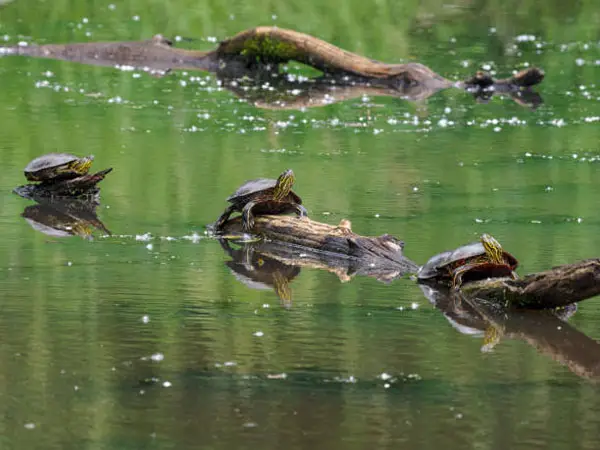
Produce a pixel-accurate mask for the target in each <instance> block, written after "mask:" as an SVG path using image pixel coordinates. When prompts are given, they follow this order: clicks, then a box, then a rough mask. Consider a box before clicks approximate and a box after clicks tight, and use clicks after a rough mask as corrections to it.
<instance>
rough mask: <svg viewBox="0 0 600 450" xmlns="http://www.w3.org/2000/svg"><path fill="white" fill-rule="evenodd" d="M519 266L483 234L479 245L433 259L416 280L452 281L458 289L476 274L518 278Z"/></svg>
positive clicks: (471, 245)
mask: <svg viewBox="0 0 600 450" xmlns="http://www.w3.org/2000/svg"><path fill="white" fill-rule="evenodd" d="M518 264H519V262H518V261H517V259H516V258H515V257H514V256H513V255H511V254H510V253H508V252H507V251H505V250H504V249H503V248H502V246H501V245H500V243H499V242H498V241H497V240H496V239H494V238H493V237H492V236H490V235H489V234H483V235H482V236H481V239H480V242H475V243H472V244H468V245H464V246H462V247H459V248H457V249H455V250H450V251H447V252H443V253H440V254H439V255H436V256H434V257H432V258H431V259H430V260H429V261H427V263H425V265H424V266H423V267H421V269H419V272H418V274H417V278H418V279H419V280H428V279H437V278H450V279H451V280H452V286H453V287H455V288H457V289H458V288H460V286H461V284H462V281H463V277H464V276H465V275H467V274H469V275H477V276H478V277H479V278H482V277H500V276H508V277H511V278H513V279H516V278H517V274H516V273H515V272H514V270H515V269H516V268H517V266H518Z"/></svg>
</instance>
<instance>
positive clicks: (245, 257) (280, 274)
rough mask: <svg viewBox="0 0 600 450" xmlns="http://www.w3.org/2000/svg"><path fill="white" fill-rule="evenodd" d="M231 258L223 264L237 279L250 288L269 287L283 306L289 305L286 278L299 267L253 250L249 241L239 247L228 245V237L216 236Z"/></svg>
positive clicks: (289, 299) (292, 275) (265, 288)
mask: <svg viewBox="0 0 600 450" xmlns="http://www.w3.org/2000/svg"><path fill="white" fill-rule="evenodd" d="M219 243H220V244H221V247H222V248H223V250H225V252H226V253H227V254H228V255H229V256H230V257H231V259H232V260H231V261H226V262H225V264H226V265H227V267H229V269H231V272H232V274H233V275H234V276H235V277H236V279H237V280H238V281H240V282H241V283H243V284H244V285H246V286H247V287H249V288H250V289H258V290H269V289H273V290H274V291H275V293H276V294H277V297H279V301H280V303H281V305H282V306H283V307H284V308H291V306H292V290H291V289H290V281H292V280H293V279H294V278H296V277H297V276H298V274H299V273H300V267H298V266H293V265H289V264H284V263H282V262H281V261H278V260H277V259H275V258H271V257H269V256H266V255H264V254H261V253H260V252H257V251H256V250H255V247H254V245H253V244H252V243H245V244H243V247H241V248H240V249H234V248H232V247H231V245H230V243H229V240H228V239H219Z"/></svg>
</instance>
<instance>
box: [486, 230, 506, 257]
mask: <svg viewBox="0 0 600 450" xmlns="http://www.w3.org/2000/svg"><path fill="white" fill-rule="evenodd" d="M481 244H482V245H483V248H484V250H485V253H486V254H487V256H488V258H489V259H490V261H491V262H494V263H498V264H502V263H503V262H504V250H503V249H502V246H501V245H500V242H498V241H497V240H496V239H495V238H493V237H492V236H490V235H489V234H487V233H484V234H482V235H481Z"/></svg>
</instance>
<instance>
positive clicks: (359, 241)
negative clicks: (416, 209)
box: [222, 216, 418, 281]
mask: <svg viewBox="0 0 600 450" xmlns="http://www.w3.org/2000/svg"><path fill="white" fill-rule="evenodd" d="M222 233H223V235H239V234H241V233H243V230H242V226H241V220H240V218H239V217H237V218H235V219H232V220H229V221H228V222H227V223H226V224H225V226H224V229H223V232H222ZM252 233H253V234H258V235H260V236H261V237H263V238H266V239H267V240H269V241H273V242H275V243H279V244H283V245H284V246H287V247H289V248H290V249H293V251H292V250H291V251H290V252H289V253H287V254H286V253H285V251H284V250H283V249H282V248H281V247H280V248H278V249H274V248H273V247H271V248H270V256H272V257H274V258H279V259H280V260H282V261H284V260H286V263H287V264H292V265H305V266H313V267H315V266H321V267H323V268H325V267H327V268H328V270H329V269H331V271H334V272H336V273H337V274H338V276H340V278H341V279H347V278H346V277H350V276H351V275H352V274H355V273H362V274H365V275H369V276H375V277H376V278H378V279H382V280H383V279H387V280H388V281H389V280H391V279H394V278H397V277H399V276H402V275H403V274H405V273H411V272H416V270H417V269H418V266H417V264H415V263H414V262H412V261H411V260H409V259H408V258H406V257H405V256H404V255H403V247H404V243H403V242H402V241H400V240H398V239H396V238H394V237H392V236H390V235H387V234H386V235H383V236H379V237H365V236H360V235H358V234H355V233H354V232H353V231H352V230H351V229H350V224H349V222H348V221H345V220H343V221H342V222H340V225H339V226H332V225H328V224H324V223H321V222H316V221H314V220H311V219H309V218H298V217H295V216H257V217H256V218H255V225H254V228H253V230H252ZM282 252H283V253H282ZM277 253H279V255H277ZM282 254H283V255H284V256H283V257H282V256H281V255H282ZM344 273H345V275H344Z"/></svg>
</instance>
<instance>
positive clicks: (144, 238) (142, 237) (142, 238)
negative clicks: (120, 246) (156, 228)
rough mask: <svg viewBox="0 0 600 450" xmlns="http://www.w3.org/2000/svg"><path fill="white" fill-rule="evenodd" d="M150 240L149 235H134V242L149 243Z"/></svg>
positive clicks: (150, 236)
mask: <svg viewBox="0 0 600 450" xmlns="http://www.w3.org/2000/svg"><path fill="white" fill-rule="evenodd" d="M150 239H152V235H151V234H150V233H145V234H136V235H135V240H136V241H149V240H150Z"/></svg>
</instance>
